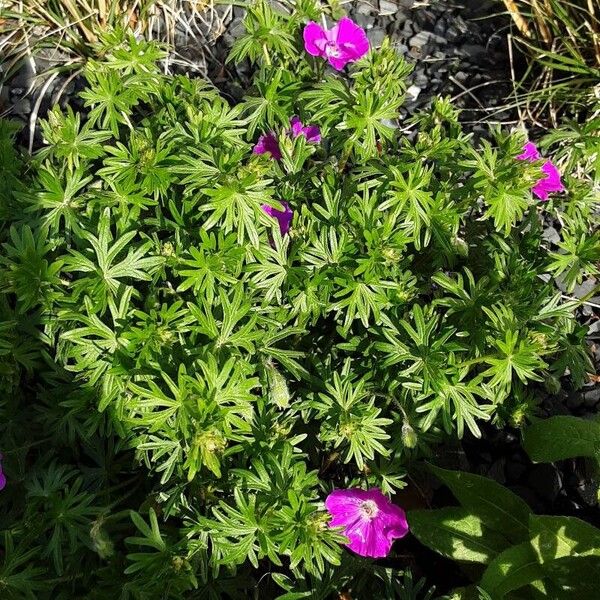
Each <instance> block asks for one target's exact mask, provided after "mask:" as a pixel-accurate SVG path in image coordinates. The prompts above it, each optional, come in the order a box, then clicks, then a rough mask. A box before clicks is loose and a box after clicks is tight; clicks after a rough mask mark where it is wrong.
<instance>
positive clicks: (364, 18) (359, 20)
mask: <svg viewBox="0 0 600 600" xmlns="http://www.w3.org/2000/svg"><path fill="white" fill-rule="evenodd" d="M354 20H355V21H356V24H357V25H358V26H359V27H362V28H363V29H367V30H368V29H372V28H373V17H371V15H365V14H362V13H357V14H356V16H355V17H354Z"/></svg>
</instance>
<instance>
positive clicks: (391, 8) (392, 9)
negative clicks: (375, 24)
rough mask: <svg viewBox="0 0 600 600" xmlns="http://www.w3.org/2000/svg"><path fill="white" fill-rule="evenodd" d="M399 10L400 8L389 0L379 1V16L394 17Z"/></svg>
mask: <svg viewBox="0 0 600 600" xmlns="http://www.w3.org/2000/svg"><path fill="white" fill-rule="evenodd" d="M399 10H400V6H398V4H397V3H396V2H390V0H379V15H380V16H387V15H394V14H396V13H397V12H398V11H399Z"/></svg>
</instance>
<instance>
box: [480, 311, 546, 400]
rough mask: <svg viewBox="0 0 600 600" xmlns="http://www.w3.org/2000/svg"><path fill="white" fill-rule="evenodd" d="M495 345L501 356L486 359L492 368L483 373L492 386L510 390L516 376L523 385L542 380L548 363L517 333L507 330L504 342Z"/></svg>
mask: <svg viewBox="0 0 600 600" xmlns="http://www.w3.org/2000/svg"><path fill="white" fill-rule="evenodd" d="M486 312H487V311H486ZM494 344H495V346H496V347H497V348H498V350H499V356H498V358H495V357H489V358H486V359H485V362H486V363H488V364H489V365H491V366H490V368H489V369H488V370H487V371H485V372H484V373H483V375H484V376H487V377H491V378H492V379H491V380H490V382H489V384H490V386H492V387H501V388H504V389H508V390H509V389H510V387H511V384H512V381H513V376H515V375H516V376H517V377H518V378H519V379H520V380H521V381H522V382H523V383H526V382H527V381H528V380H533V381H541V380H542V377H541V375H540V374H539V371H541V370H542V369H543V368H544V367H546V366H547V365H546V363H545V362H544V361H543V360H542V358H541V357H540V356H539V354H538V353H537V351H536V350H537V349H536V348H532V347H531V344H530V343H527V342H525V341H524V340H519V334H518V333H517V332H515V331H510V330H507V331H506V334H505V336H504V340H498V339H496V340H494Z"/></svg>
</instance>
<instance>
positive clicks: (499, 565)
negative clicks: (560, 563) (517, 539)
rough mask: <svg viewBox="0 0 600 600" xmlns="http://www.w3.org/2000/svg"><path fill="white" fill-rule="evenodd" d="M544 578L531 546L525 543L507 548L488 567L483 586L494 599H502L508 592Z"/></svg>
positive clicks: (482, 579)
mask: <svg viewBox="0 0 600 600" xmlns="http://www.w3.org/2000/svg"><path fill="white" fill-rule="evenodd" d="M543 577H544V571H543V569H542V567H541V565H540V564H539V562H538V560H537V557H536V555H535V553H534V552H533V549H532V548H531V545H530V544H529V542H523V543H522V544H518V545H517V546H512V547H510V548H507V549H506V550H505V551H504V552H502V553H501V554H499V555H498V556H497V557H496V558H495V559H494V560H493V561H492V562H491V563H490V564H489V565H488V567H487V569H486V570H485V572H484V574H483V576H482V578H481V585H482V587H484V588H485V589H486V590H487V591H488V592H489V593H490V594H491V596H492V598H502V597H504V595H505V594H508V592H511V591H513V590H518V589H519V588H521V587H523V586H525V585H528V584H529V583H531V582H533V581H536V580H538V579H542V578H543Z"/></svg>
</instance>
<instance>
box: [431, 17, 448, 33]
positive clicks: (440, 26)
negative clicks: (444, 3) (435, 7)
mask: <svg viewBox="0 0 600 600" xmlns="http://www.w3.org/2000/svg"><path fill="white" fill-rule="evenodd" d="M446 28H447V23H446V19H444V17H442V18H441V19H438V20H437V22H436V24H435V25H434V26H433V33H435V35H439V36H444V35H446Z"/></svg>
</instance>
